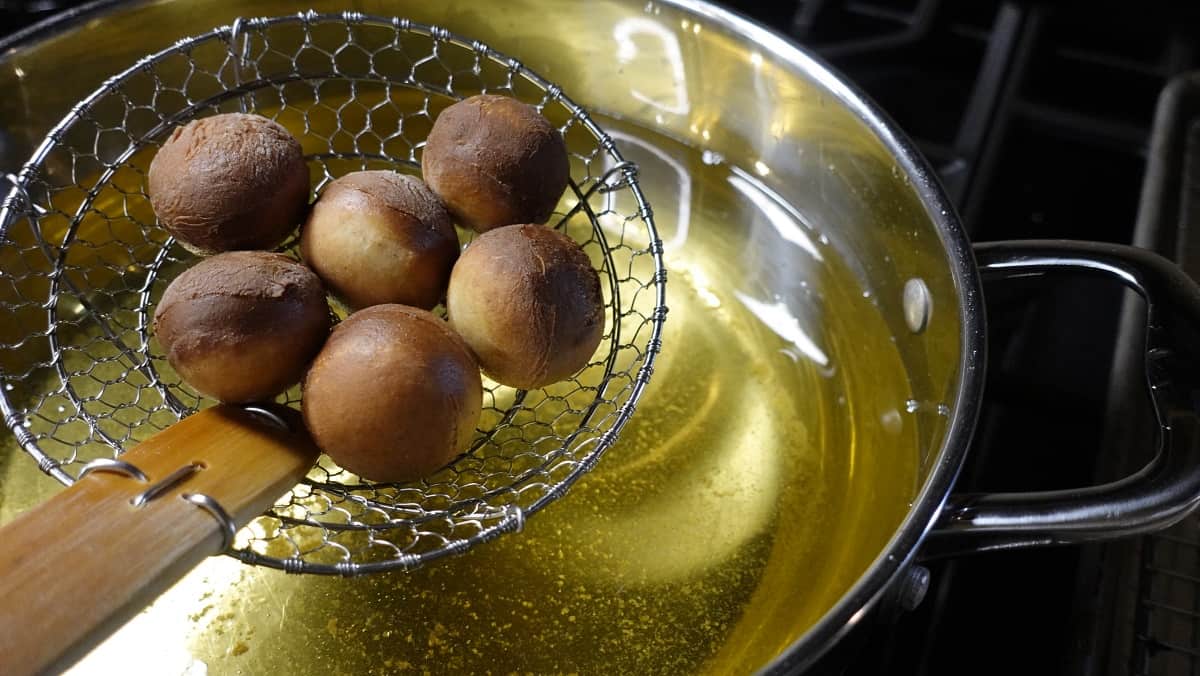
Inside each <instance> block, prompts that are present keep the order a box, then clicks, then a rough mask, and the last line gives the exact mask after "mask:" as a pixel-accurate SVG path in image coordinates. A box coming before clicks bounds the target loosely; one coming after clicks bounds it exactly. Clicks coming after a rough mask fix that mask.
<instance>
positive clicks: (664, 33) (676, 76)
mask: <svg viewBox="0 0 1200 676" xmlns="http://www.w3.org/2000/svg"><path fill="white" fill-rule="evenodd" d="M637 35H647V36H650V37H652V38H654V39H656V40H657V41H658V43H659V44H660V45H661V48H660V49H659V50H656V51H655V52H651V53H648V54H644V53H642V52H641V51H640V50H639V49H638V45H637V43H636V42H634V36H637ZM613 39H615V40H616V41H617V60H618V61H620V62H621V64H622V65H629V64H631V63H633V61H634V60H635V59H638V58H641V59H642V60H643V61H644V62H645V63H644V64H642V66H645V67H646V69H647V70H649V69H650V66H649V63H650V62H651V61H653V62H658V61H659V60H660V59H661V60H662V61H665V62H666V64H667V68H668V71H669V77H670V85H671V91H670V96H669V97H658V96H654V95H649V94H646V93H645V92H644V91H642V90H641V89H638V88H637V87H631V88H630V90H629V95H630V96H632V97H633V98H635V99H637V100H638V101H641V102H642V103H646V104H649V105H651V106H654V107H655V108H656V109H658V110H660V111H662V112H665V113H671V114H674V115H687V114H688V112H689V111H690V110H691V104H690V103H689V100H688V90H687V80H686V79H685V77H684V70H683V52H682V51H681V50H680V49H679V38H677V37H676V36H675V32H674V31H672V30H671V29H669V28H667V27H666V26H663V25H662V24H661V23H659V22H657V21H654V20H653V19H647V18H644V17H632V18H628V19H622V20H621V21H618V22H617V23H616V25H614V26H613ZM651 72H653V71H651Z"/></svg>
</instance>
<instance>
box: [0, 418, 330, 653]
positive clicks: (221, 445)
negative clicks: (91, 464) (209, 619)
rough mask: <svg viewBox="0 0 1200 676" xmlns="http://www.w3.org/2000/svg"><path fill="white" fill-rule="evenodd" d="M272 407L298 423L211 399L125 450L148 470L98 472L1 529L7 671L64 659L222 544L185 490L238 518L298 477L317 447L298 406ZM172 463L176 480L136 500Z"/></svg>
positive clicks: (213, 521)
mask: <svg viewBox="0 0 1200 676" xmlns="http://www.w3.org/2000/svg"><path fill="white" fill-rule="evenodd" d="M267 410H269V411H270V412H271V413H273V414H274V415H276V416H279V417H281V418H282V420H284V421H286V422H287V424H288V427H289V428H290V429H291V430H299V431H297V432H293V431H289V430H284V429H281V427H280V426H279V425H278V423H274V422H272V421H271V420H270V418H269V416H263V415H261V414H256V413H252V412H249V411H246V410H243V409H239V408H234V407H226V406H220V407H216V408H210V409H206V410H204V411H201V412H199V413H197V414H195V415H192V416H190V417H188V418H185V419H184V420H182V421H180V422H178V423H176V424H175V425H172V426H171V427H170V428H168V429H166V430H165V431H163V432H161V433H159V434H157V435H155V436H154V437H153V438H152V439H150V440H148V441H146V442H143V443H141V444H139V445H138V446H137V447H135V448H133V449H131V450H130V451H129V452H127V453H125V454H124V455H122V456H121V458H120V459H121V460H123V461H125V462H127V463H129V464H131V465H133V466H135V467H137V468H138V469H140V470H141V471H142V472H143V473H144V474H145V475H146V477H147V479H148V480H147V481H142V480H139V479H136V478H132V477H127V476H123V475H120V474H115V473H110V472H92V473H89V474H88V475H87V476H85V477H84V478H82V479H80V480H79V481H78V482H76V483H75V485H73V486H71V487H70V488H68V489H66V490H64V491H63V492H61V493H59V494H58V495H56V496H55V497H53V498H51V499H50V500H48V501H46V502H45V503H43V504H41V505H39V506H37V507H35V508H33V509H32V510H30V511H28V512H26V513H25V514H22V515H21V516H20V517H18V518H17V519H16V520H15V521H13V522H12V523H10V524H9V525H8V526H6V527H5V528H3V529H0V674H6V675H8V676H18V675H20V674H36V673H41V672H43V671H48V670H60V669H64V668H66V667H67V666H69V665H70V664H71V663H73V662H74V661H76V660H77V659H79V658H80V657H82V656H83V655H84V654H86V653H87V651H88V650H90V649H91V648H92V647H94V646H95V645H96V644H97V643H99V642H100V640H102V639H103V638H104V637H106V636H108V634H110V633H112V632H113V631H114V630H116V629H117V628H118V627H120V626H121V625H122V624H124V622H125V621H126V620H128V619H129V618H131V617H132V616H133V615H135V614H136V613H137V612H138V611H139V610H141V609H142V608H143V607H145V606H146V605H147V604H149V603H150V602H151V601H153V600H154V598H155V597H157V596H158V595H159V594H161V593H162V592H163V591H165V590H166V588H167V587H169V586H170V585H171V584H172V583H174V582H175V581H176V580H178V579H179V578H180V577H182V576H183V575H184V574H185V573H187V572H188V571H189V570H191V569H192V568H193V567H195V566H196V565H197V564H198V563H199V562H200V561H202V560H203V559H204V558H205V557H206V556H209V555H211V554H216V553H219V551H220V550H221V545H222V543H223V541H224V536H225V535H224V534H225V530H224V528H223V526H222V524H221V522H220V520H219V519H218V518H216V517H215V516H214V515H213V514H210V513H209V512H208V511H206V510H205V509H203V508H201V507H200V506H198V505H196V504H194V503H193V502H189V501H188V500H186V499H184V498H183V496H184V495H185V494H191V495H196V494H201V495H207V496H209V497H211V498H212V499H213V500H215V501H216V502H217V503H218V504H219V505H220V506H221V507H223V508H224V510H225V512H226V513H227V514H228V515H229V516H230V517H231V520H232V521H233V523H234V524H235V526H236V527H239V528H240V527H241V526H243V525H245V524H246V523H247V522H249V521H250V520H251V519H253V518H254V517H256V516H258V515H259V514H262V513H263V512H264V511H265V510H266V509H268V508H269V507H270V506H271V505H272V503H273V502H274V501H275V500H277V499H278V498H279V497H280V496H281V495H283V494H284V493H286V492H287V491H288V490H289V489H290V488H292V487H293V486H295V485H296V483H297V482H298V481H300V479H301V478H303V477H304V474H305V473H306V472H307V471H308V469H309V468H310V467H311V466H312V464H313V463H314V462H316V459H317V455H318V451H317V449H316V446H315V445H314V444H313V442H312V441H311V440H310V439H309V437H308V435H307V434H306V433H304V432H303V429H304V427H303V425H302V424H301V422H300V419H299V416H298V415H296V414H295V411H292V410H290V409H285V408H283V407H271V408H269V409H267ZM193 464H194V465H197V466H198V468H197V469H195V470H191V471H189V470H187V469H184V470H182V471H180V470H181V468H186V467H187V466H189V465H193ZM173 474H174V475H175V477H176V478H177V479H178V482H177V483H172V484H170V485H169V486H164V487H163V490H162V491H161V492H160V493H159V494H157V495H156V496H155V497H153V498H151V499H149V500H148V501H146V502H145V503H144V504H142V505H141V506H135V505H134V504H133V503H132V501H133V500H134V499H135V497H136V496H138V495H140V494H143V493H144V492H145V491H146V490H147V489H148V488H151V487H152V486H155V485H156V484H164V483H167V482H164V481H163V480H164V479H166V478H170V477H171V476H172V475H173Z"/></svg>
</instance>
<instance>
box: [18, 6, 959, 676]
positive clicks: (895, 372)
mask: <svg viewBox="0 0 1200 676" xmlns="http://www.w3.org/2000/svg"><path fill="white" fill-rule="evenodd" d="M343 5H344V3H337V2H332V1H330V0H311V1H306V2H304V3H303V4H297V3H295V2H292V1H291V0H264V1H263V2H262V3H261V4H258V5H256V10H255V12H256V13H260V14H264V15H265V14H285V13H293V12H296V11H301V10H304V9H308V8H309V7H310V6H311V7H315V8H316V9H318V10H341V9H344V6H343ZM356 6H357V7H359V8H360V9H362V10H363V11H366V12H370V13H375V14H384V13H387V14H398V15H404V16H409V17H411V18H412V19H414V20H417V21H424V22H428V23H434V24H439V25H443V26H446V27H448V28H450V29H451V30H454V31H456V32H459V33H462V34H465V35H472V36H476V37H478V38H479V39H481V40H484V41H486V42H488V43H489V44H491V45H493V46H494V47H496V48H497V49H501V50H503V51H506V52H509V53H513V54H519V55H520V56H521V58H522V59H523V61H524V62H525V63H526V64H527V65H528V66H530V67H531V68H533V69H534V70H536V71H538V72H540V73H543V74H545V75H546V76H547V77H549V78H551V79H553V80H555V81H557V82H561V83H562V84H563V86H564V90H565V91H566V92H567V93H568V94H569V95H570V96H572V97H573V98H574V99H575V100H577V101H578V102H579V103H581V104H582V105H583V106H585V107H586V108H588V110H589V111H591V112H593V113H609V114H610V115H607V116H606V115H603V114H598V115H597V116H596V117H597V121H598V122H599V123H600V124H601V125H602V126H603V127H604V128H605V129H608V130H610V131H612V132H613V135H614V137H615V139H616V142H617V144H618V145H619V147H620V149H621V151H622V153H623V154H624V155H625V156H626V157H627V158H629V159H631V160H634V161H636V162H638V163H639V165H640V169H641V174H640V177H641V184H642V187H643V189H644V190H645V192H646V195H647V199H648V200H649V201H650V203H651V204H652V205H653V207H654V214H655V218H656V221H657V223H658V225H659V228H660V231H661V234H662V237H663V239H664V241H665V244H666V256H667V267H668V269H669V271H670V284H669V286H668V289H669V291H668V293H669V296H668V299H667V302H668V305H669V306H670V308H671V313H670V315H669V317H668V320H667V322H666V325H665V333H666V335H665V336H664V340H663V344H664V346H668V347H669V349H665V351H664V353H663V354H662V355H661V357H660V360H659V362H658V363H657V364H656V372H655V375H654V379H653V381H652V384H651V387H650V389H649V390H648V391H647V394H646V396H645V398H644V399H643V402H642V404H641V405H640V406H639V409H638V411H637V413H636V415H635V416H634V417H633V418H632V420H631V422H630V424H629V425H628V427H626V429H625V430H624V431H623V433H622V435H621V438H620V440H619V442H618V443H617V444H616V445H615V446H614V447H613V448H612V449H610V451H609V452H608V453H607V454H606V455H605V456H604V458H603V459H602V461H601V462H600V463H599V464H598V466H597V468H596V469H595V470H594V471H593V472H592V473H590V474H589V475H588V476H587V477H585V479H583V480H582V481H581V482H580V483H579V484H578V485H576V486H575V487H574V488H573V489H572V490H571V493H570V494H569V495H568V496H567V497H566V498H565V499H563V500H561V501H558V502H556V503H555V504H553V505H552V506H550V507H548V508H547V509H546V510H545V511H544V512H542V513H539V514H538V515H536V516H535V517H534V518H532V519H531V520H530V521H529V523H528V524H527V525H526V528H525V531H524V532H523V533H521V534H519V535H512V536H507V537H504V538H501V539H499V540H498V541H496V542H495V543H492V544H489V545H487V546H484V547H479V548H476V549H474V550H473V551H471V552H470V553H468V554H467V555H466V556H463V557H459V558H453V559H449V560H446V561H443V562H441V563H438V564H437V565H434V566H431V567H427V568H423V569H420V570H417V571H415V572H411V573H403V572H396V573H389V574H382V575H377V576H368V577H362V578H353V579H334V578H326V577H314V576H288V575H285V574H283V573H280V572H278V571H275V570H269V569H263V568H253V567H248V566H245V565H243V564H241V563H239V562H237V561H235V560H232V559H229V558H227V557H224V558H220V557H218V558H213V559H211V560H209V561H207V562H205V563H204V564H203V565H202V566H201V567H200V568H198V569H197V570H195V571H194V572H193V573H191V574H190V575H189V576H187V577H186V578H185V579H184V580H182V581H181V582H180V583H179V584H178V585H177V586H176V587H174V588H173V589H172V590H171V591H170V592H168V593H167V594H165V595H164V596H163V597H161V598H160V599H159V600H158V601H157V602H156V603H155V604H154V605H153V606H152V607H151V608H149V609H148V610H147V611H146V612H144V613H142V614H141V615H139V616H138V617H137V618H136V619H135V620H133V621H132V622H131V623H130V624H129V625H128V626H126V627H125V628H123V629H122V630H120V631H119V632H118V633H117V634H115V635H114V636H113V637H112V638H111V639H110V640H109V641H108V642H106V643H105V644H103V645H102V646H101V647H100V648H99V649H97V650H96V651H95V652H94V653H93V654H92V655H91V656H89V657H88V658H86V659H85V660H84V661H83V662H82V663H80V665H79V666H78V672H79V673H113V672H114V671H117V672H120V673H127V674H128V673H146V674H161V673H192V674H199V673H210V674H223V673H239V672H241V673H289V672H294V671H296V669H297V668H296V665H298V664H305V670H306V671H311V672H313V673H390V672H393V671H399V670H401V669H403V668H405V667H410V668H412V669H413V670H426V671H429V672H432V673H457V672H489V671H490V672H506V673H507V672H512V671H520V672H526V671H530V672H538V673H541V672H571V671H575V672H580V673H633V672H636V673H647V672H666V673H681V672H688V671H708V672H712V673H740V672H745V671H748V670H750V669H753V668H755V667H757V666H761V665H762V664H764V663H766V662H767V661H769V660H770V659H771V658H772V657H774V656H775V655H777V654H778V653H779V652H780V651H782V650H783V649H784V648H786V646H788V645H789V644H790V643H791V642H792V641H794V640H795V639H796V638H798V637H799V636H801V635H802V634H803V633H804V632H805V631H806V630H807V629H808V628H809V627H811V626H813V624H814V623H815V622H817V620H818V619H819V618H820V617H822V616H823V615H824V614H825V613H826V612H827V611H828V609H829V608H830V607H831V606H832V605H833V604H834V603H835V602H836V601H837V600H838V599H839V598H841V597H842V595H843V594H844V593H845V591H846V590H848V589H849V588H850V587H851V585H853V584H854V582H855V581H856V580H857V579H858V578H859V577H860V576H861V574H862V573H863V571H864V570H866V569H867V567H868V566H869V565H870V564H871V562H872V561H874V560H876V559H877V558H879V557H881V556H884V555H883V554H881V552H883V551H884V547H885V544H886V543H887V541H888V540H889V538H890V537H892V534H893V533H894V531H895V529H896V527H897V526H898V525H899V524H900V523H901V521H902V520H903V518H904V516H905V514H906V513H907V511H908V510H909V508H910V505H911V503H912V501H913V500H914V498H915V496H916V495H917V491H918V488H919V486H920V485H921V484H922V483H923V482H924V481H925V479H926V476H927V474H928V472H929V471H930V468H932V467H935V466H937V465H938V461H939V459H940V458H941V455H940V454H941V451H942V440H943V438H944V435H945V430H946V421H947V418H946V413H947V412H948V411H950V410H952V409H953V408H954V406H955V405H956V402H955V401H954V400H953V398H952V396H953V392H954V391H955V390H956V387H957V383H958V379H959V377H960V374H959V373H958V365H959V363H960V354H961V351H962V346H961V345H960V340H959V331H960V324H959V319H958V312H959V305H960V303H959V302H958V296H959V294H958V290H957V288H956V286H955V282H954V279H953V278H952V275H951V272H950V267H949V266H948V265H947V254H946V251H945V247H944V246H943V244H942V240H941V239H940V236H939V233H938V231H937V229H936V228H935V226H934V225H933V223H932V221H931V218H930V215H929V213H928V212H927V210H926V206H925V204H924V203H923V202H922V199H921V197H920V194H919V187H918V186H915V185H913V184H912V183H910V179H909V176H908V174H907V169H905V168H903V167H902V166H899V165H898V163H897V161H896V158H895V156H894V154H893V153H892V151H891V150H889V149H888V148H887V147H885V144H884V142H883V141H882V140H881V139H880V138H879V136H878V132H877V130H874V129H872V128H871V127H870V126H869V125H867V124H866V123H864V122H863V121H862V120H861V119H860V117H859V114H857V113H855V112H854V111H852V110H850V109H848V108H847V106H846V104H845V103H844V102H843V101H842V100H840V99H839V96H841V95H840V94H837V93H836V92H835V91H834V90H835V89H836V87H835V85H836V83H831V82H828V81H826V80H824V79H821V77H828V76H821V77H817V76H813V75H811V74H806V73H804V72H802V69H801V66H798V65H797V64H796V63H795V62H789V61H788V60H787V59H785V58H781V57H780V55H779V53H777V52H779V50H778V49H776V48H773V47H771V46H770V45H764V43H762V41H761V40H760V41H750V40H748V39H747V37H746V35H744V34H742V33H739V32H737V31H734V30H732V29H729V28H728V27H727V26H722V25H719V23H718V22H714V21H711V20H709V19H707V18H705V17H703V16H700V15H699V14H698V13H696V12H689V11H686V10H684V9H679V8H674V7H671V6H670V5H669V4H662V3H645V2H641V1H636V2H635V1H633V0H628V1H626V0H598V1H597V2H594V3H590V4H589V10H588V11H587V12H580V11H579V9H578V4H577V3H575V2H570V1H568V0H547V1H544V2H526V1H524V0H518V1H516V2H513V3H509V4H506V5H505V6H504V9H503V11H501V12H495V11H489V9H488V8H487V7H484V6H483V5H481V4H480V3H478V2H475V0H452V1H449V2H446V3H421V2H398V1H396V0H389V1H388V2H382V0H362V1H361V2H359V3H357V4H356ZM126 8H128V9H126ZM245 11H246V9H245V7H244V6H243V5H242V4H241V3H230V2H228V1H227V0H189V2H180V1H179V0H156V2H153V3H134V4H131V5H123V6H122V9H119V10H112V11H111V12H109V13H108V14H106V15H105V16H104V17H103V18H102V19H100V20H97V21H89V22H86V23H81V24H79V25H78V26H76V27H75V28H74V29H72V30H69V31H65V32H64V33H63V34H62V35H61V36H59V37H56V38H53V39H49V40H46V41H44V42H41V43H38V44H37V45H35V46H31V47H29V48H27V49H22V50H15V51H14V52H12V53H11V54H8V55H6V56H5V59H6V60H5V61H4V62H3V63H0V83H3V84H5V85H6V87H7V88H8V91H10V92H12V93H13V96H12V97H10V98H9V99H7V103H4V104H0V122H4V125H3V126H4V128H5V129H7V130H9V132H10V136H11V141H12V143H13V144H14V145H13V147H16V148H18V149H22V150H23V152H24V154H26V155H27V154H28V150H30V149H31V148H32V147H33V145H34V144H35V143H36V141H37V139H40V138H41V136H42V135H43V134H44V133H45V132H46V131H47V129H48V126H49V125H50V124H52V123H53V121H54V120H57V119H59V118H60V117H61V116H62V114H63V113H65V111H66V110H67V109H68V108H69V107H70V105H71V104H72V103H73V102H75V101H77V100H79V99H80V98H81V97H82V96H84V95H86V93H87V92H88V91H90V90H91V89H92V88H94V87H95V86H96V85H97V84H98V83H99V82H100V81H101V80H102V79H103V77H105V76H107V75H108V74H110V73H111V71H112V69H113V65H112V64H116V63H120V64H127V63H131V62H132V61H133V60H134V59H136V58H137V57H139V56H141V55H142V54H145V53H148V52H152V51H154V50H156V49H159V48H161V47H163V46H165V45H167V44H170V42H171V40H174V39H177V38H179V37H182V36H185V35H190V34H193V33H195V32H196V31H197V25H196V17H197V16H202V17H206V19H205V22H206V24H205V25H216V24H218V23H229V22H231V21H232V20H233V18H235V17H236V16H238V15H239V14H241V13H244V12H245ZM100 57H103V58H100ZM913 279H919V280H921V282H922V283H923V284H924V285H925V286H926V288H927V289H928V294H929V298H932V300H933V303H932V308H933V309H932V315H931V318H930V319H929V323H928V326H926V327H924V330H923V331H922V332H920V333H913V332H911V331H909V330H908V329H907V328H906V322H905V315H904V312H903V309H904V308H903V304H902V298H903V290H904V288H905V286H906V284H907V283H908V282H909V280H913ZM2 292H3V289H0V293H2ZM0 300H2V298H0ZM3 311H4V310H3V306H2V305H0V312H3ZM10 319H11V318H10ZM2 325H4V322H3V320H2V319H0V326H2ZM60 489H61V487H60V486H59V484H58V483H57V482H55V481H53V480H52V479H50V478H48V477H46V476H45V475H44V474H42V473H41V472H40V471H39V470H38V468H37V467H36V465H35V464H34V463H32V462H30V461H29V459H28V458H27V457H25V455H24V454H23V453H22V452H21V451H20V450H19V449H18V448H17V446H16V444H15V441H14V439H13V437H12V436H10V435H4V436H3V437H2V438H0V522H7V521H9V520H11V519H13V518H14V517H15V516H16V515H17V514H19V513H20V512H21V511H23V510H25V509H27V508H28V507H30V506H32V505H34V504H36V503H37V502H40V501H41V500H44V499H45V498H47V497H49V496H50V495H52V494H53V493H54V492H55V491H57V490H60Z"/></svg>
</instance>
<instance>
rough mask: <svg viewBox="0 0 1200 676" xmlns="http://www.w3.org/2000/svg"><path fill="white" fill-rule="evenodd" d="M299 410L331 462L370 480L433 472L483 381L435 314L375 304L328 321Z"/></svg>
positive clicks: (468, 431) (475, 403) (463, 437)
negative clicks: (333, 323)
mask: <svg viewBox="0 0 1200 676" xmlns="http://www.w3.org/2000/svg"><path fill="white" fill-rule="evenodd" d="M301 406H302V408H303V412H304V420H305V423H306V424H307V425H308V429H309V432H310V433H311V434H312V436H313V439H314V440H315V441H316V442H317V445H318V446H319V447H320V448H321V450H323V451H325V453H326V454H328V455H329V457H330V458H332V459H333V460H334V462H336V463H338V464H339V465H341V466H342V467H344V468H345V469H347V470H349V471H351V472H354V473H355V474H358V475H359V476H361V477H363V478H366V479H372V480H374V481H385V482H395V481H408V480H412V479H418V478H421V477H423V476H427V475H429V474H432V473H433V472H436V471H437V470H438V469H440V468H442V467H444V466H445V465H446V464H447V463H449V462H450V461H451V460H453V459H454V457H455V456H456V455H457V454H458V453H460V452H462V451H464V450H466V447H467V444H468V443H470V441H471V438H472V436H473V435H474V432H475V426H476V425H477V424H478V423H479V416H480V414H481V412H482V407H483V383H482V379H481V378H480V376H479V366H478V365H477V364H476V362H475V358H474V356H472V354H471V351H470V350H469V349H468V348H467V346H466V344H464V343H463V341H462V339H461V338H459V337H458V335H457V334H455V333H454V332H453V331H451V330H450V327H449V326H448V325H447V324H446V322H445V321H443V320H442V319H439V318H437V317H436V316H434V315H433V314H431V313H429V312H426V311H425V310H421V309H418V308H412V307H407V306H404V305H376V306H373V307H369V308H367V309H365V310H359V311H358V312H356V313H354V314H352V315H350V317H348V318H347V319H346V320H345V321H343V322H342V323H341V324H339V325H338V326H337V328H335V329H334V330H333V333H332V334H331V335H330V336H329V341H328V342H327V343H326V344H325V347H324V348H323V349H322V350H321V353H320V354H319V355H318V356H317V358H316V360H315V361H314V362H313V365H312V368H311V369H309V372H308V375H307V376H306V377H305V379H304V396H303V398H302V400H301Z"/></svg>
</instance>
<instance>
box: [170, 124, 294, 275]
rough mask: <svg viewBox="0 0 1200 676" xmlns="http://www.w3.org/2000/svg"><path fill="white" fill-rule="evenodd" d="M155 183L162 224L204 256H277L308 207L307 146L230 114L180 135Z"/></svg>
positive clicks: (172, 141)
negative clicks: (250, 252) (270, 252)
mask: <svg viewBox="0 0 1200 676" xmlns="http://www.w3.org/2000/svg"><path fill="white" fill-rule="evenodd" d="M148 180H149V195H150V204H151V206H153V207H154V213H155V215H156V216H158V220H159V222H160V223H161V224H162V226H163V227H164V228H165V229H166V230H167V232H170V233H171V234H172V235H174V236H175V238H176V239H177V240H178V241H179V243H180V244H182V245H183V246H184V248H186V249H188V250H189V251H192V252H193V253H198V254H202V255H205V254H211V253H216V252H220V251H234V250H241V249H271V248H274V247H275V246H276V245H277V244H279V243H280V242H282V241H283V240H284V238H286V237H287V236H288V234H290V233H291V232H292V230H294V229H295V228H296V226H297V225H298V224H299V223H300V219H301V218H302V217H303V215H304V210H305V209H306V208H307V207H308V193H309V179H308V165H307V164H306V163H305V161H304V153H303V151H302V149H301V147H300V142H299V141H297V140H296V139H295V138H294V137H293V136H292V135H291V134H289V133H288V131H287V130H286V129H284V128H283V127H282V126H280V125H279V124H277V123H275V122H273V121H271V120H269V119H267V118H265V117H262V116H260V115H248V114H244V113H226V114H223V115H214V116H213V117H205V118H201V119H198V120H193V121H191V122H189V123H187V124H186V125H184V126H182V127H179V128H177V129H175V131H174V132H172V134H171V137H170V138H169V139H168V140H167V142H166V143H164V144H163V146H162V148H160V149H159V151H158V153H157V154H155V156H154V159H153V160H152V161H151V162H150V172H149V177H148Z"/></svg>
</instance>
